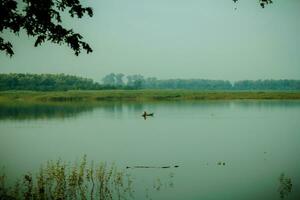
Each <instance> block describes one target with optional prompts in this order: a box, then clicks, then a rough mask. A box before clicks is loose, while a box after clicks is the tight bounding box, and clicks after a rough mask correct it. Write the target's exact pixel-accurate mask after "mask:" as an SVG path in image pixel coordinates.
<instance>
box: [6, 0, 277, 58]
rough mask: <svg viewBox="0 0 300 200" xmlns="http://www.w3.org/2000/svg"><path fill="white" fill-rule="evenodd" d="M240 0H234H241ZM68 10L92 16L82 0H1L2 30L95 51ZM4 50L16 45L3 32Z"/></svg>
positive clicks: (262, 3) (77, 51) (263, 1)
mask: <svg viewBox="0 0 300 200" xmlns="http://www.w3.org/2000/svg"><path fill="white" fill-rule="evenodd" d="M238 1H239V0H233V2H234V3H237V2H238ZM259 3H260V6H261V7H262V8H264V7H265V5H267V4H271V3H273V1H272V0H259ZM65 11H68V13H69V15H70V16H71V17H72V18H74V17H78V18H82V17H83V16H84V15H85V14H87V15H88V16H90V17H92V16H93V10H92V8H91V7H83V6H82V5H81V3H80V0H42V1H41V0H0V33H3V31H5V30H8V31H10V32H13V33H14V34H16V35H18V34H19V32H20V30H21V29H23V30H25V32H26V33H27V35H28V36H32V37H34V38H35V43H34V46H35V47H36V46H39V45H41V44H42V43H43V42H45V41H50V42H52V43H56V44H60V45H61V44H66V45H68V46H69V47H70V48H71V49H72V50H73V51H74V53H75V55H77V56H78V55H79V54H80V53H81V51H82V50H85V51H86V52H87V53H90V52H92V51H93V50H92V48H91V47H90V45H89V44H88V43H86V42H84V41H83V40H82V39H83V37H82V36H81V35H80V34H79V33H76V32H74V31H73V30H72V29H67V28H65V27H63V26H62V18H61V13H63V12H65ZM0 51H4V52H5V53H6V54H7V55H9V56H12V55H14V51H13V45H12V43H11V42H10V41H6V40H4V38H2V37H1V36H0Z"/></svg>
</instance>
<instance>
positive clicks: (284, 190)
mask: <svg viewBox="0 0 300 200" xmlns="http://www.w3.org/2000/svg"><path fill="white" fill-rule="evenodd" d="M292 188H293V184H292V179H291V178H290V177H287V176H286V175H285V174H284V173H282V174H280V176H279V187H278V192H279V195H280V198H281V199H284V198H285V197H287V196H288V195H289V194H290V193H291V192H292Z"/></svg>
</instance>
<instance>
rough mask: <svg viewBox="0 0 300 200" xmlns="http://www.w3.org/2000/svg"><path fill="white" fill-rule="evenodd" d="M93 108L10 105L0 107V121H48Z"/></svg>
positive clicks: (71, 105) (80, 105) (74, 105)
mask: <svg viewBox="0 0 300 200" xmlns="http://www.w3.org/2000/svg"><path fill="white" fill-rule="evenodd" d="M92 110H93V106H89V105H82V104H12V105H0V111H1V112H0V120H1V119H11V120H24V119H49V118H66V117H73V116H75V115H76V114H79V113H83V112H89V111H92Z"/></svg>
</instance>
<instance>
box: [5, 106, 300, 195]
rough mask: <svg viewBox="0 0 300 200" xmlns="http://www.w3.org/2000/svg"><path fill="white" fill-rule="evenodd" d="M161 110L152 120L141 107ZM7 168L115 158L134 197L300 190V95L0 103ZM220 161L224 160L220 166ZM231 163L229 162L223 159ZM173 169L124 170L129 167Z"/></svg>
mask: <svg viewBox="0 0 300 200" xmlns="http://www.w3.org/2000/svg"><path fill="white" fill-rule="evenodd" d="M144 110H146V111H149V112H154V113H155V116H154V117H149V118H147V119H146V120H144V119H143V118H142V117H141V114H142V112H143V111H144ZM0 112H1V114H0V166H5V169H6V173H7V174H8V175H9V176H10V177H12V178H15V177H19V176H20V175H21V174H24V172H27V171H35V170H37V169H38V168H39V167H40V165H41V164H42V163H45V162H46V161H47V160H51V159H52V160H56V159H59V158H61V159H62V160H66V161H70V162H72V161H76V160H79V159H80V158H81V157H82V156H83V155H84V154H86V155H87V156H88V159H89V160H94V161H95V162H100V161H106V162H108V163H112V162H115V163H116V164H117V165H118V166H119V168H121V169H124V170H125V171H126V172H128V173H130V174H132V175H133V177H134V179H135V191H136V193H135V197H136V198H135V199H150V198H151V199H158V200H165V199H178V200H179V199H192V200H194V199H195V200H196V199H222V200H224V199H249V200H250V199H251V200H252V199H280V195H279V192H278V186H279V181H278V178H279V176H280V174H281V173H284V174H286V175H287V176H289V177H290V178H291V179H292V183H293V188H292V192H291V193H290V194H289V195H288V196H287V197H285V199H299V197H300V156H299V153H300V101H211V102H170V103H144V104H141V103H106V104H103V105H97V106H89V105H65V106H62V105H60V106H53V105H52V106H45V105H36V106H31V107H28V106H25V107H24V106H19V107H18V106H16V107H5V106H0ZM219 162H222V165H218V163H219ZM223 162H224V163H225V165H223ZM136 165H144V166H169V165H179V168H170V169H155V168H154V169H126V166H136Z"/></svg>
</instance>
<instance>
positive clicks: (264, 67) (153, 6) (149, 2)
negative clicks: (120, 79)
mask: <svg viewBox="0 0 300 200" xmlns="http://www.w3.org/2000/svg"><path fill="white" fill-rule="evenodd" d="M85 5H88V6H91V7H93V9H94V17H93V18H88V17H86V18H84V19H80V20H77V19H73V20H69V19H68V20H67V23H66V24H67V26H68V27H73V28H74V30H75V31H77V32H80V33H82V35H83V36H84V39H85V41H87V42H88V43H90V45H91V46H92V48H93V49H94V52H93V53H92V54H88V55H86V54H85V53H82V54H81V55H80V56H79V57H76V56H75V55H74V54H73V52H72V50H71V49H69V48H68V47H66V46H59V45H55V44H49V43H45V44H43V45H42V46H40V47H38V48H34V47H33V44H34V40H33V39H32V38H28V37H27V36H26V35H25V34H20V37H15V36H12V35H10V34H7V33H5V34H4V35H3V37H4V38H5V39H8V40H9V39H10V40H11V41H12V43H13V45H14V51H15V55H14V56H13V57H12V58H9V57H8V56H6V55H5V54H3V53H0V72H1V73H9V72H22V73H26V72H28V73H67V74H75V75H80V76H84V77H89V78H93V79H95V80H101V78H102V77H103V76H104V75H106V74H108V73H110V72H118V73H119V72H121V73H124V74H127V75H128V74H142V75H144V76H147V77H149V76H155V77H158V78H205V79H226V80H231V81H234V80H240V79H271V78H272V79H285V78H288V79H300V1H299V0H274V4H273V5H270V6H267V7H266V8H265V9H262V8H261V7H260V6H259V5H258V0H240V2H239V3H238V4H234V3H233V2H232V0H217V1H212V0H94V1H92V0H89V1H86V4H85ZM236 6H237V10H235V9H234V8H235V7H236Z"/></svg>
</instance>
